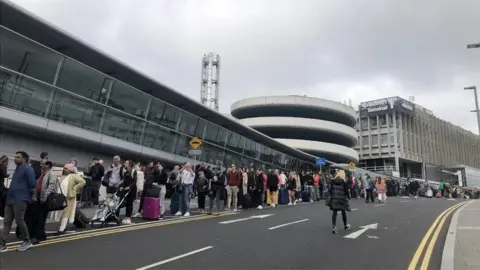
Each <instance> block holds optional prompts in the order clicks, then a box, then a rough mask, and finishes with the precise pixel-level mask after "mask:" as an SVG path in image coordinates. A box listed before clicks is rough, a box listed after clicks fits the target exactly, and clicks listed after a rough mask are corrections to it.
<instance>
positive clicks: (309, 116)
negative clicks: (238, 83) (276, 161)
mask: <svg viewBox="0 0 480 270" xmlns="http://www.w3.org/2000/svg"><path fill="white" fill-rule="evenodd" d="M231 114H232V116H234V117H235V118H237V119H239V121H240V122H241V123H242V124H244V125H247V126H249V127H252V128H254V129H256V130H257V131H260V132H262V133H264V134H266V135H268V136H270V137H272V138H275V139H276V140H277V141H278V142H281V143H283V144H286V145H289V146H291V147H294V148H297V149H299V150H301V151H303V152H307V153H310V154H312V155H315V156H317V157H323V158H325V159H327V160H328V161H331V162H334V163H350V162H354V163H357V162H358V152H357V151H356V150H354V149H353V147H354V146H355V145H356V144H357V139H358V137H357V131H356V130H355V128H354V127H355V124H356V113H355V110H354V109H353V108H351V107H349V106H346V105H344V104H342V103H339V102H335V101H331V100H326V99H321V98H314V97H307V96H293V95H292V96H263V97H253V98H247V99H243V100H239V101H237V102H235V103H234V104H233V105H232V107H231Z"/></svg>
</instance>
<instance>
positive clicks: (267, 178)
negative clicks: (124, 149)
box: [0, 151, 328, 251]
mask: <svg viewBox="0 0 480 270" xmlns="http://www.w3.org/2000/svg"><path fill="white" fill-rule="evenodd" d="M15 164H16V165H17V167H16V169H15V171H14V174H13V178H12V182H11V184H10V187H9V188H8V189H6V188H5V185H4V179H5V178H7V177H8V175H7V165H8V157H6V156H2V157H0V181H1V183H0V191H1V192H0V195H1V199H0V203H1V204H2V205H0V211H3V210H5V213H0V216H4V231H3V237H2V238H1V239H0V251H5V250H6V248H7V247H6V242H5V241H6V238H7V237H8V235H9V233H10V229H11V226H12V223H13V220H15V223H16V224H17V237H20V238H21V239H22V240H23V243H22V244H21V246H20V248H19V250H20V251H24V250H27V249H28V248H29V247H30V246H31V245H32V244H36V243H39V242H40V241H44V240H46V237H47V235H46V233H45V223H46V220H47V218H48V217H50V218H51V219H53V220H55V221H57V222H59V227H58V234H64V233H65V232H66V230H67V226H68V224H72V223H74V222H75V219H76V216H77V212H78V211H77V209H76V207H77V193H80V191H82V188H83V187H84V186H85V185H86V184H88V186H89V188H90V189H91V193H92V195H93V196H92V200H93V204H98V203H99V194H100V192H99V191H100V187H101V186H102V185H103V186H105V188H106V200H109V199H112V198H113V197H114V196H115V195H117V196H123V198H124V199H125V208H126V211H125V212H126V213H125V217H124V219H123V220H122V223H124V224H130V223H131V222H132V217H142V216H143V215H142V214H143V210H144V209H143V207H144V201H145V198H146V197H148V196H151V192H150V191H151V190H152V189H154V188H157V190H159V192H158V194H156V195H155V196H157V197H158V198H159V209H160V216H159V218H162V217H163V215H164V213H165V195H166V191H167V188H166V185H167V184H171V185H172V190H173V194H172V200H171V212H172V214H175V215H177V216H179V215H183V216H189V215H190V209H189V206H190V201H191V199H192V198H194V197H196V198H197V200H198V206H199V210H200V211H201V212H206V213H209V214H212V213H213V210H214V208H215V209H216V213H217V214H218V213H219V212H220V211H223V210H233V211H237V209H238V208H239V207H241V208H243V209H250V208H257V209H262V208H263V207H264V206H270V207H275V206H276V205H277V204H283V205H292V206H293V205H296V204H297V203H298V202H299V201H303V202H313V201H319V200H320V199H322V198H323V197H325V195H326V192H327V190H328V188H327V184H328V183H327V181H328V180H327V179H328V177H327V178H325V179H322V177H321V176H320V174H319V173H315V172H301V173H300V174H298V173H296V172H290V173H288V176H287V175H286V174H285V172H282V171H279V170H268V171H265V170H263V169H262V168H256V169H254V168H239V167H236V166H235V165H234V164H232V165H231V166H230V167H229V168H227V169H225V170H223V169H221V168H220V167H211V166H206V165H199V166H196V167H195V168H193V166H192V165H191V164H189V163H185V164H183V165H181V166H180V165H177V166H175V167H174V169H173V171H171V172H170V173H167V171H166V169H165V168H163V167H162V165H161V164H160V163H159V162H155V161H152V162H150V163H149V164H147V166H145V167H143V168H142V167H140V166H138V165H136V164H134V162H133V161H131V160H126V161H125V162H124V163H122V161H121V158H120V157H119V156H115V157H113V159H112V162H111V164H110V165H109V166H108V167H104V161H103V160H100V159H97V158H94V159H93V161H92V164H91V165H90V166H89V168H88V170H87V171H86V173H85V174H84V175H85V176H87V177H82V176H83V173H82V172H80V171H79V170H78V169H77V166H78V164H77V160H76V159H74V158H72V159H71V160H70V161H69V162H68V163H67V164H66V165H65V166H64V167H63V170H62V172H61V175H58V174H57V173H56V172H54V171H53V163H52V162H51V161H50V160H49V158H48V153H46V152H43V153H41V155H40V160H39V161H35V162H32V163H31V164H29V155H28V154H27V153H25V152H22V151H19V152H17V153H16V155H15ZM86 179H87V180H88V182H89V183H87V181H86ZM32 190H33V192H32ZM137 193H140V194H141V195H140V204H139V208H138V210H137V212H136V214H135V215H133V213H134V210H135V209H134V207H133V206H134V201H135V199H136V198H137ZM149 194H150V195H149ZM147 195H148V196H147ZM207 198H208V203H209V204H208V208H207V206H206V201H207ZM59 203H60V205H58V204H59ZM174 205H177V209H175V210H174V207H173V206H174Z"/></svg>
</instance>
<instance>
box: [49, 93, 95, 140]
mask: <svg viewBox="0 0 480 270" xmlns="http://www.w3.org/2000/svg"><path fill="white" fill-rule="evenodd" d="M103 110H104V107H103V106H101V105H98V104H95V103H93V102H90V101H88V100H85V99H82V98H79V97H75V96H74V95H72V94H69V93H66V92H63V91H60V90H59V91H57V93H56V94H55V99H54V101H53V105H52V108H51V111H50V115H49V116H48V118H49V119H52V120H55V121H58V122H62V123H65V124H68V125H72V126H76V127H80V128H83V129H88V130H91V131H94V132H98V131H99V129H100V120H101V119H102V115H103Z"/></svg>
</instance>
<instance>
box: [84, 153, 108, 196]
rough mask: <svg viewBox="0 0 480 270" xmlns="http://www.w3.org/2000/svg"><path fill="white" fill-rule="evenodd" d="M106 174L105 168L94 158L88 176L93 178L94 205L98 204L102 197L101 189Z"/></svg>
mask: <svg viewBox="0 0 480 270" xmlns="http://www.w3.org/2000/svg"><path fill="white" fill-rule="evenodd" d="M104 174H105V168H104V167H103V165H102V163H101V162H100V160H99V159H98V158H93V165H92V167H90V171H89V172H88V174H87V175H88V176H90V177H91V178H92V199H93V204H94V205H97V204H98V199H99V197H100V187H101V186H102V178H103V175H104Z"/></svg>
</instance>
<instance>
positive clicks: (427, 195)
mask: <svg viewBox="0 0 480 270" xmlns="http://www.w3.org/2000/svg"><path fill="white" fill-rule="evenodd" d="M425 197H427V198H432V197H433V191H432V190H431V189H429V190H427V192H425Z"/></svg>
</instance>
